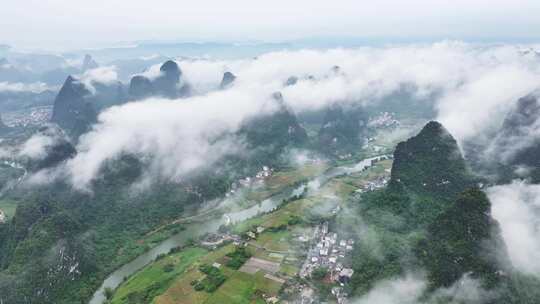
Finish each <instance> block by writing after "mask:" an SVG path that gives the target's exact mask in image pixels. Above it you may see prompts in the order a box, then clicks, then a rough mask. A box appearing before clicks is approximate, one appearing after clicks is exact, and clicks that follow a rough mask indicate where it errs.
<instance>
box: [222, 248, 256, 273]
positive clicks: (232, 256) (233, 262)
mask: <svg viewBox="0 0 540 304" xmlns="http://www.w3.org/2000/svg"><path fill="white" fill-rule="evenodd" d="M227 257H228V258H229V260H228V261H227V266H228V267H230V268H232V269H240V267H242V265H244V263H245V262H246V261H247V260H248V259H249V258H250V257H251V254H250V253H249V252H248V251H247V250H246V248H245V247H236V248H235V250H234V251H233V252H231V253H228V254H227Z"/></svg>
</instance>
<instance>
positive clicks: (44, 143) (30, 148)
mask: <svg viewBox="0 0 540 304" xmlns="http://www.w3.org/2000/svg"><path fill="white" fill-rule="evenodd" d="M54 143H55V139H54V138H53V137H51V136H47V135H45V134H42V133H37V134H35V135H33V136H32V137H30V138H29V139H28V140H27V141H26V142H25V143H24V144H23V145H22V148H21V151H20V152H19V156H23V157H28V158H30V159H43V158H44V157H45V156H46V155H47V149H48V148H49V147H51V146H52V145H53V144H54Z"/></svg>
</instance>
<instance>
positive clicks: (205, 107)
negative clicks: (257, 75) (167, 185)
mask: <svg viewBox="0 0 540 304" xmlns="http://www.w3.org/2000/svg"><path fill="white" fill-rule="evenodd" d="M257 93H258V92H257ZM258 98H262V99H265V97H264V96H258V95H256V94H255V92H251V93H250V92H247V91H243V92H242V94H238V92H234V91H224V92H216V93H212V94H209V95H205V96H199V97H193V98H190V99H189V100H184V101H182V102H179V101H175V100H163V99H147V100H145V101H140V102H132V103H129V104H126V105H123V106H118V107H113V108H111V109H109V110H107V111H105V112H103V113H102V114H101V115H100V116H99V118H98V119H99V122H98V124H97V125H95V127H94V128H93V129H92V131H90V132H89V133H87V134H85V135H84V136H83V137H81V139H80V144H79V145H78V147H77V150H78V152H79V153H78V155H77V156H76V157H75V158H74V159H72V160H71V161H69V162H68V164H67V165H68V168H69V170H70V172H71V176H72V182H73V184H74V185H76V186H78V187H86V186H87V185H88V183H89V182H90V181H92V180H93V179H94V178H95V177H96V175H97V174H98V173H99V170H100V168H101V165H102V164H103V163H104V162H105V161H107V160H111V159H114V158H115V157H117V156H119V155H122V154H124V153H131V154H134V155H138V156H144V157H146V158H147V159H149V162H150V170H151V171H152V172H153V173H155V174H157V176H159V177H164V178H170V179H172V180H181V179H182V177H183V176H184V175H185V174H188V173H190V172H192V171H193V170H196V169H199V168H202V167H205V166H212V165H213V164H214V162H216V161H217V160H219V159H220V157H221V156H223V155H226V154H229V153H239V152H241V151H240V150H241V149H242V144H241V139H239V138H235V137H234V136H232V135H227V134H228V133H229V132H235V131H236V130H237V129H238V128H239V126H240V124H241V122H242V121H243V120H244V119H245V118H246V117H249V116H252V115H255V114H256V113H260V112H261V111H263V109H264V110H266V111H270V112H271V111H272V108H271V107H264V105H265V103H255V102H253V100H261V99H258ZM266 100H270V94H268V95H267V96H266Z"/></svg>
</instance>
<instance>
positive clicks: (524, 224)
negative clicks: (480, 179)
mask: <svg viewBox="0 0 540 304" xmlns="http://www.w3.org/2000/svg"><path fill="white" fill-rule="evenodd" d="M487 193H488V195H489V199H490V200H491V202H492V204H493V206H492V208H493V211H492V212H493V217H494V218H495V219H497V220H498V221H499V223H500V225H501V229H502V236H503V239H504V241H505V243H506V246H507V247H508V253H509V255H510V259H511V261H512V264H513V265H514V266H515V267H516V268H517V269H518V270H519V271H521V272H523V273H527V274H531V275H536V276H539V277H540V185H529V184H526V183H524V182H517V181H516V182H513V183H512V184H508V185H501V186H495V187H491V188H489V189H488V191H487Z"/></svg>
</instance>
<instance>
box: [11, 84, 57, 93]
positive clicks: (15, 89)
mask: <svg viewBox="0 0 540 304" xmlns="http://www.w3.org/2000/svg"><path fill="white" fill-rule="evenodd" d="M54 89H55V88H54V87H50V86H48V85H47V84H45V83H43V82H34V83H21V82H0V93H3V92H11V93H20V92H30V93H41V92H43V91H47V90H54Z"/></svg>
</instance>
